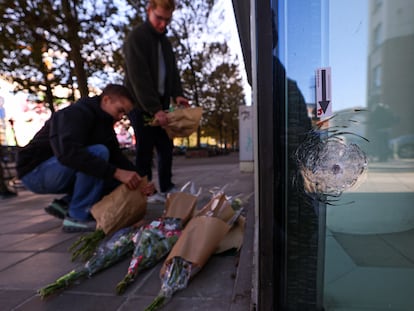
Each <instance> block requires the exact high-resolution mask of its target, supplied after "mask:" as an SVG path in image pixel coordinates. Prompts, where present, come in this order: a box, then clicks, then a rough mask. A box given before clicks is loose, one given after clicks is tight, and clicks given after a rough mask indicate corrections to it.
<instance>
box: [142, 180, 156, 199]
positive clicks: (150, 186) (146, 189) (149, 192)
mask: <svg viewBox="0 0 414 311" xmlns="http://www.w3.org/2000/svg"><path fill="white" fill-rule="evenodd" d="M154 192H155V185H154V184H153V183H152V182H149V183H148V184H146V185H145V187H143V188H142V193H143V194H145V195H146V196H149V195H152V194H154Z"/></svg>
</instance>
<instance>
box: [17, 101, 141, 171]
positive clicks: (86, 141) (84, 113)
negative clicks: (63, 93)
mask: <svg viewBox="0 0 414 311" xmlns="http://www.w3.org/2000/svg"><path fill="white" fill-rule="evenodd" d="M100 101H101V97H100V96H95V97H91V98H83V99H80V100H79V101H78V102H76V103H75V104H72V105H70V106H68V107H66V108H64V109H62V110H59V111H57V112H56V113H54V114H53V115H52V117H51V118H50V119H49V120H48V121H46V123H45V125H44V126H43V127H42V128H41V129H40V130H39V132H37V133H36V135H35V136H34V137H33V139H32V140H31V141H30V142H29V143H28V144H27V145H26V146H25V147H23V148H20V150H19V152H18V158H17V174H18V176H19V178H21V177H23V176H24V175H26V174H27V173H28V172H30V171H32V170H33V169H34V168H36V167H37V166H38V165H39V164H40V163H42V162H44V161H46V160H47V159H49V158H51V157H52V156H56V157H57V159H58V160H59V162H60V163H62V164H63V165H65V166H68V167H70V168H73V169H74V170H76V171H81V172H83V173H85V174H88V175H92V176H95V177H98V178H102V179H109V178H112V177H113V175H114V173H115V170H116V168H122V169H128V170H135V167H134V165H133V164H132V163H131V162H129V160H128V159H127V158H126V157H125V156H124V155H123V154H122V151H121V149H120V148H119V143H118V140H117V138H116V134H115V131H114V119H113V118H112V116H110V115H109V114H107V113H106V112H105V111H103V110H102V109H101V107H100ZM96 144H102V145H105V146H106V147H107V148H108V150H109V152H110V158H109V163H108V162H106V161H105V160H103V159H100V158H97V157H95V156H93V155H92V154H91V153H89V152H87V150H86V147H88V146H91V145H96Z"/></svg>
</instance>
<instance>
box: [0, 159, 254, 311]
mask: <svg viewBox="0 0 414 311" xmlns="http://www.w3.org/2000/svg"><path fill="white" fill-rule="evenodd" d="M238 160H239V158H238V153H231V154H229V155H221V156H216V157H210V158H194V159H192V158H190V159H188V158H185V157H184V156H177V157H175V158H174V170H173V175H174V176H173V180H174V182H175V183H176V184H177V185H178V186H182V185H183V184H185V183H186V182H187V181H190V180H191V181H193V182H194V183H195V184H196V186H197V187H202V190H203V191H202V194H201V197H200V199H199V201H198V208H201V207H202V206H203V205H204V204H206V203H207V202H208V200H209V198H210V197H211V195H210V193H209V191H208V190H209V189H211V188H212V187H215V186H219V187H221V186H223V185H225V184H228V187H227V188H226V193H227V194H228V195H235V194H238V193H244V194H248V193H252V192H253V191H254V185H253V174H252V173H241V172H240V168H239V161H238ZM155 177H156V176H155ZM54 197H55V196H50V195H36V194H33V193H31V192H30V191H27V190H25V189H20V190H19V193H18V196H16V197H14V198H10V199H5V200H0V310H4V311H6V310H30V311H36V310H59V311H66V310H68V311H69V310H71V311H72V310H81V311H85V310H100V311H104V310H108V311H112V310H116V311H118V310H119V311H120V310H122V311H128V310H137V311H139V310H143V309H144V308H145V306H147V305H148V304H149V303H150V302H151V301H152V299H153V298H154V297H155V296H156V295H157V294H158V291H159V289H160V284H161V283H160V280H159V277H158V274H159V269H160V266H161V263H160V264H159V265H157V266H156V267H154V268H152V269H149V270H147V271H144V272H142V274H141V275H140V276H138V278H137V280H136V281H135V283H134V284H133V285H132V286H130V287H129V289H128V290H127V292H126V293H125V294H123V295H121V296H118V295H116V293H115V286H116V284H117V283H118V282H119V281H120V280H121V279H122V277H123V276H124V274H125V272H126V271H127V267H128V264H129V261H130V257H127V258H126V259H124V260H123V261H121V262H120V263H118V264H117V265H115V266H112V267H110V268H109V269H107V270H105V271H102V272H100V273H98V274H96V275H95V276H93V277H92V278H90V279H84V280H82V281H80V282H79V284H76V285H74V286H71V287H70V288H69V289H66V290H65V291H62V292H60V293H59V294H57V295H54V296H52V297H50V298H48V299H46V300H41V299H40V297H39V296H38V295H37V293H36V292H37V290H38V289H39V288H41V287H42V286H44V285H46V284H49V283H51V282H53V281H55V280H56V278H58V277H60V276H61V275H63V274H65V273H67V272H69V271H71V270H72V269H73V268H75V267H77V266H78V265H80V264H81V263H79V262H72V261H71V258H70V257H71V255H70V253H69V252H68V247H69V246H70V245H72V243H73V242H74V241H75V240H76V239H77V238H78V237H79V235H80V234H73V233H72V234H70V233H63V232H62V231H61V223H62V222H61V221H60V220H58V219H56V218H53V217H52V216H50V215H48V214H46V213H45V212H44V210H43V208H44V207H45V206H47V204H48V203H49V202H51V200H52V199H53V198H54ZM253 205H254V198H253V197H251V198H250V200H249V202H248V203H247V204H246V220H247V222H246V223H247V225H246V230H245V236H244V244H243V247H242V249H241V251H240V252H239V253H236V252H227V253H225V254H221V255H214V256H213V257H211V259H210V260H209V262H208V263H207V265H206V266H205V267H204V268H203V269H202V270H201V271H200V272H199V273H198V274H197V275H196V276H195V277H194V279H193V280H191V281H190V283H189V285H188V287H187V288H186V289H185V290H182V291H181V292H178V293H177V294H175V295H174V297H173V299H172V300H171V301H170V302H169V303H168V304H167V305H166V306H165V307H164V308H163V310H184V311H186V310H215V311H220V310H234V311H236V310H237V311H243V310H246V311H247V310H252V305H253V303H252V301H251V288H252V273H253V268H252V260H253V231H254V211H253ZM162 211H163V205H162V204H151V205H149V206H148V213H147V215H146V218H147V219H155V218H157V217H159V216H160V215H161V213H162Z"/></svg>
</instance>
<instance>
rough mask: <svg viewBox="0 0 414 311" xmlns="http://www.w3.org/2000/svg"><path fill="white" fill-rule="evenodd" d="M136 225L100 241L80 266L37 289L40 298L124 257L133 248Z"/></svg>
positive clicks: (89, 275)
mask: <svg viewBox="0 0 414 311" xmlns="http://www.w3.org/2000/svg"><path fill="white" fill-rule="evenodd" d="M137 230H139V228H138V227H135V226H131V227H128V228H123V229H121V230H119V231H117V232H115V233H114V234H113V235H112V236H111V237H110V238H108V239H106V240H105V239H104V240H103V241H101V242H100V244H99V247H98V248H97V250H96V251H95V253H94V254H93V256H92V257H91V258H90V259H89V260H88V261H87V262H86V263H85V264H84V265H82V266H80V267H79V268H76V269H74V270H72V271H71V272H69V273H67V274H65V275H63V276H62V277H60V278H58V279H57V280H56V281H55V282H53V283H51V284H48V285H46V286H45V287H42V288H41V289H39V290H38V294H39V295H40V296H41V298H42V299H43V298H46V297H48V296H50V295H52V294H54V293H55V292H57V291H59V290H63V289H66V288H68V287H69V286H71V285H72V284H74V283H75V282H76V281H78V280H80V279H82V278H85V277H91V276H92V275H94V274H96V273H98V272H99V271H102V270H104V269H106V268H108V267H110V266H112V265H114V264H115V263H117V262H118V261H120V260H122V259H124V258H125V257H126V256H127V255H129V254H131V253H132V251H133V250H134V242H133V239H132V238H133V236H135V234H136V232H137Z"/></svg>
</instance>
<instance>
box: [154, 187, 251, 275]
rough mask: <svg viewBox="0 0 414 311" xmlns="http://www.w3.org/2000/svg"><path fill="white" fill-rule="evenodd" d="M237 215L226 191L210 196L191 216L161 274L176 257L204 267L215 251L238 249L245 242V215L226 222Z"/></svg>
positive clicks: (161, 273)
mask: <svg viewBox="0 0 414 311" xmlns="http://www.w3.org/2000/svg"><path fill="white" fill-rule="evenodd" d="M234 214H235V211H234V210H233V208H232V207H231V204H230V202H228V201H227V200H226V198H225V195H224V194H220V195H218V196H216V197H214V198H213V199H211V200H210V201H209V202H208V203H207V204H206V205H205V206H204V207H203V208H202V209H201V210H200V211H199V212H198V213H197V215H196V216H195V217H193V218H191V219H190V221H189V223H188V224H187V225H186V227H185V228H184V230H183V232H182V233H181V236H180V238H179V239H178V241H177V242H176V244H175V245H174V247H173V248H172V250H171V252H170V253H169V255H168V257H167V259H166V260H165V261H164V264H163V266H162V268H161V271H160V275H161V276H162V275H163V274H164V273H165V270H166V268H167V265H168V264H169V263H170V262H171V260H172V259H173V258H174V257H182V258H184V259H185V260H187V261H189V262H191V263H192V264H193V265H195V266H197V267H199V268H202V267H203V266H204V265H205V264H206V262H207V261H208V259H209V258H210V257H211V255H213V254H214V253H220V252H224V251H226V250H229V249H231V248H237V249H239V248H240V247H241V245H242V244H243V237H244V228H245V218H244V217H242V216H240V217H239V218H238V220H237V222H236V223H235V224H233V226H232V227H231V226H230V225H229V224H228V223H227V222H228V221H229V220H230V219H231V218H232V217H233V215H234Z"/></svg>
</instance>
